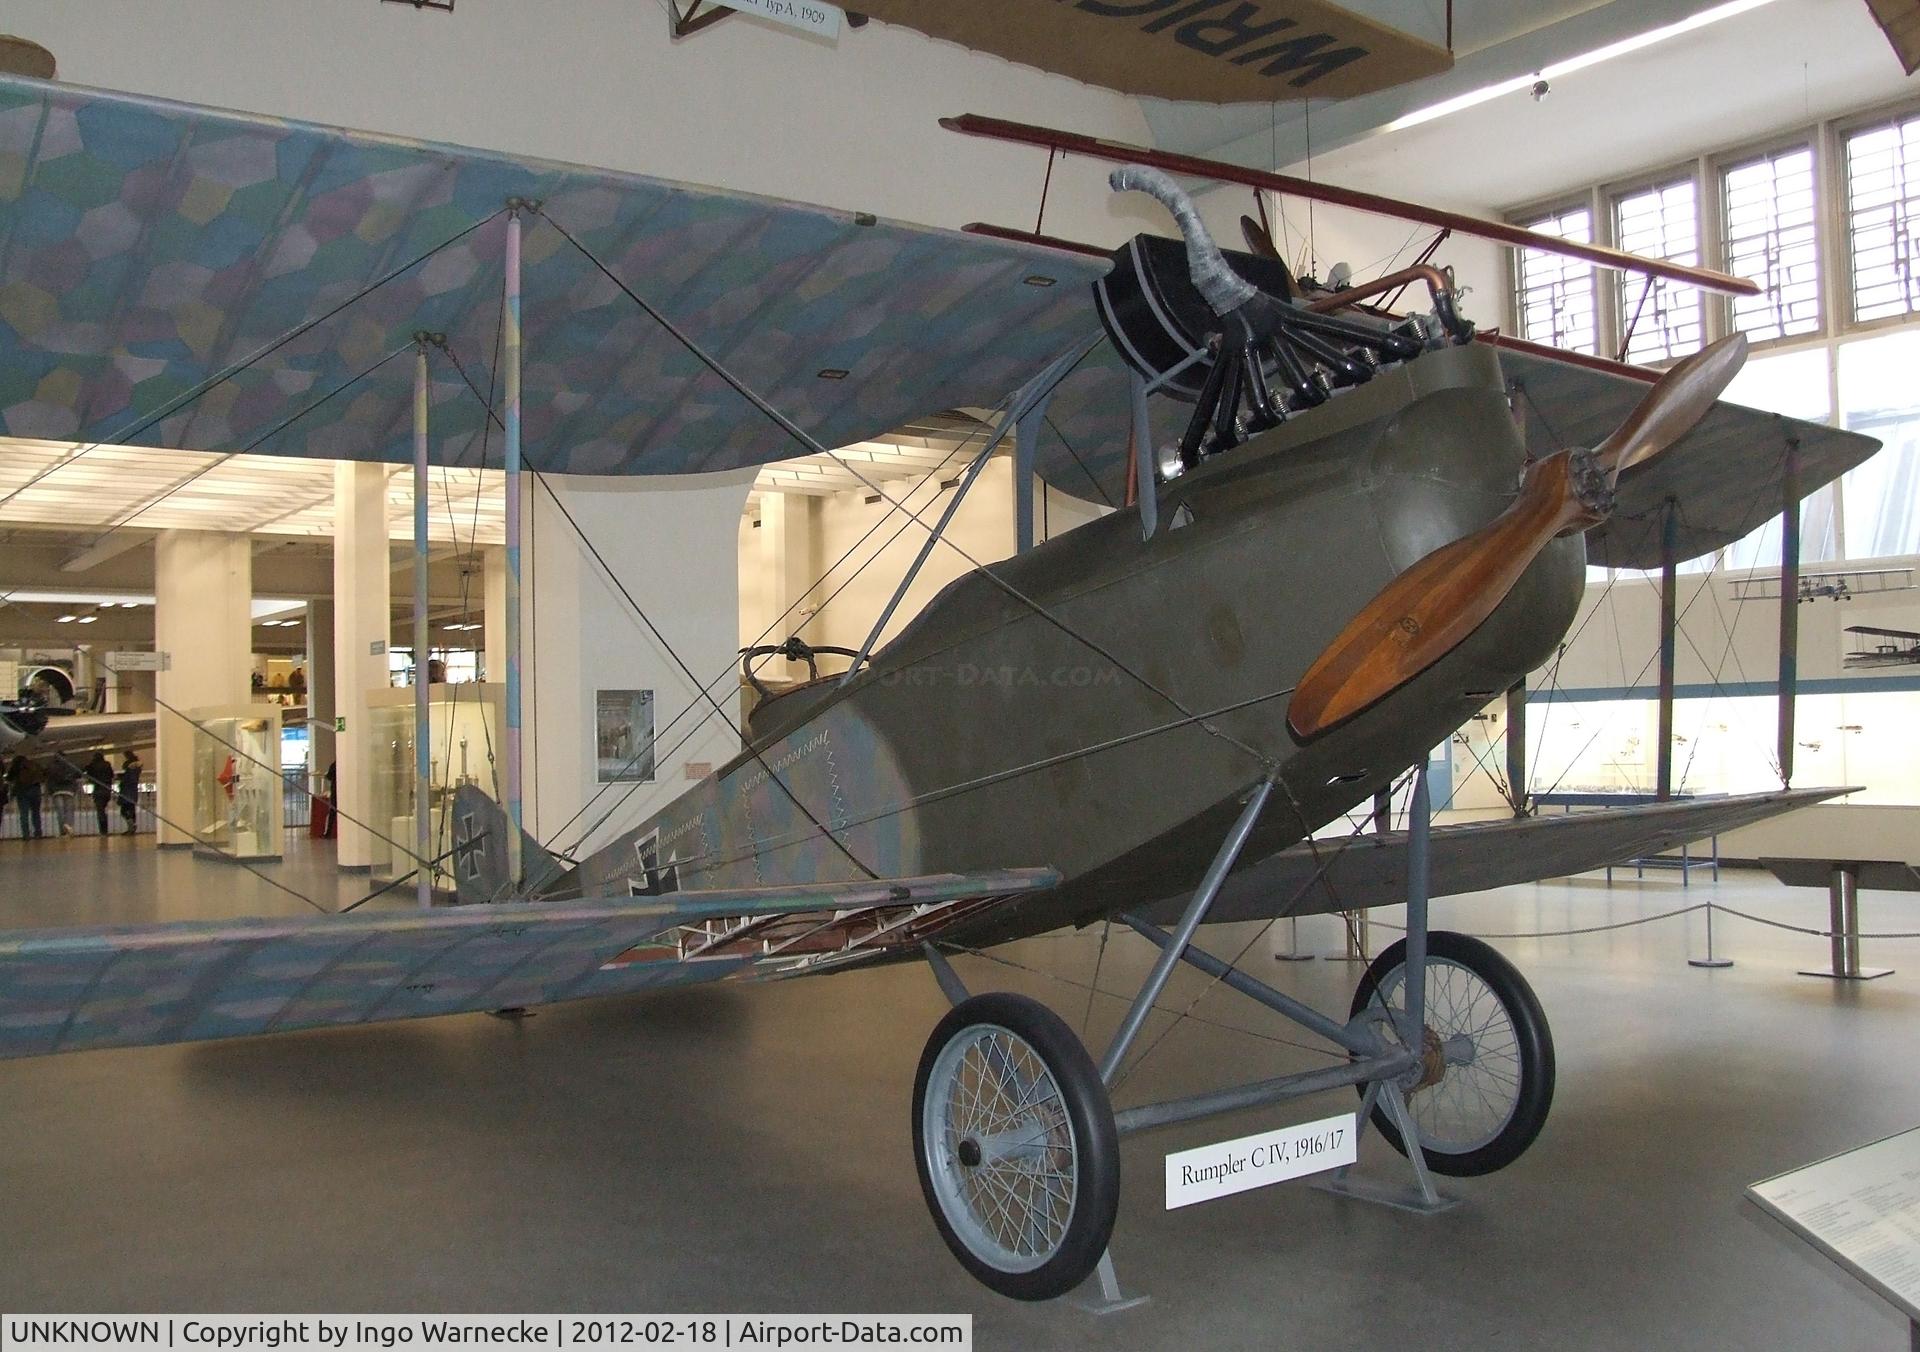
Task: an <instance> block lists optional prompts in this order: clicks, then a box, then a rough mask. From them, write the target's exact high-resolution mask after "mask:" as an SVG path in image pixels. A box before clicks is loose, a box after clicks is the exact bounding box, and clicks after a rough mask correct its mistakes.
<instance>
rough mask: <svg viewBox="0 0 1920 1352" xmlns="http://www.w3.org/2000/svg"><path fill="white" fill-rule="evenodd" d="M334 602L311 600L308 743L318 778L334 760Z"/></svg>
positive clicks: (309, 603)
mask: <svg viewBox="0 0 1920 1352" xmlns="http://www.w3.org/2000/svg"><path fill="white" fill-rule="evenodd" d="M335 688H336V687H335V683H334V678H333V602H332V600H331V599H329V600H325V601H309V602H307V746H308V749H309V752H310V754H311V756H312V762H311V764H312V769H313V775H314V778H315V780H316V782H321V783H323V782H324V781H323V779H322V777H323V776H324V775H325V774H326V773H327V767H328V766H329V765H332V764H333V762H334V755H335V752H334V738H333V719H334V690H335Z"/></svg>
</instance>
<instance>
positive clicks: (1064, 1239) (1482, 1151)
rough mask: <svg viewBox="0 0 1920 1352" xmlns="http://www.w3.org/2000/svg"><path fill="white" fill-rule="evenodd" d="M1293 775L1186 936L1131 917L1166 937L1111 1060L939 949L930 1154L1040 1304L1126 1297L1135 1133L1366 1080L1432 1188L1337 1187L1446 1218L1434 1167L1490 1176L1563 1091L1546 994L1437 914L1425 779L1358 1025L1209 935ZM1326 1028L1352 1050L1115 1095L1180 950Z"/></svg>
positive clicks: (1418, 1178)
mask: <svg viewBox="0 0 1920 1352" xmlns="http://www.w3.org/2000/svg"><path fill="white" fill-rule="evenodd" d="M1273 788H1274V781H1272V780H1267V781H1264V782H1262V783H1261V784H1259V785H1256V786H1255V787H1254V789H1253V791H1252V793H1251V794H1250V795H1249V797H1248V800H1247V804H1246V807H1245V808H1244V810H1243V811H1242V812H1241V814H1240V818H1239V820H1238V821H1237V822H1236V823H1235V824H1234V827H1233V829H1232V831H1230V832H1229V833H1228V835H1227V839H1226V841H1225V842H1224V843H1223V844H1222V845H1221V847H1220V852H1219V854H1218V855H1216V856H1215V858H1214V861H1213V864H1212V866H1211V867H1209V868H1208V870H1207V873H1206V876H1205V877H1204V878H1203V879H1202V880H1201V883H1200V886H1199V888H1198V890H1197V891H1196V892H1195V893H1194V896H1193V899H1192V901H1190V902H1189V903H1188V905H1187V908H1186V911H1185V913H1184V914H1183V915H1182V916H1181V918H1180V924H1179V926H1178V927H1177V929H1175V930H1174V931H1173V932H1171V933H1169V932H1168V931H1166V930H1164V929H1161V928H1160V927H1159V926H1157V925H1154V924H1152V923H1150V922H1149V921H1147V920H1145V919H1144V918H1142V917H1140V916H1136V915H1122V916H1121V917H1120V919H1121V920H1122V921H1123V922H1124V923H1126V924H1127V925H1129V926H1130V927H1131V928H1132V929H1133V930H1134V931H1135V932H1137V933H1138V934H1140V935H1141V936H1142V937H1144V938H1146V939H1147V940H1148V941H1149V942H1151V943H1153V944H1154V945H1155V946H1156V947H1158V948H1159V949H1160V956H1159V959H1158V961H1156V962H1155V964H1154V966H1153V970H1152V972H1151V973H1150V974H1149V975H1148V977H1147V979H1146V981H1145V982H1144V983H1143V985H1142V986H1141V989H1140V992H1139V994H1138V995H1137V996H1136V997H1135V998H1134V1000H1133V1003H1132V1006H1131V1007H1130V1008H1129V1009H1128V1011H1127V1014H1126V1016H1125V1017H1124V1018H1123V1019H1122V1020H1121V1023H1120V1028H1119V1031H1118V1032H1117V1033H1116V1034H1115V1035H1114V1040H1113V1045H1112V1046H1111V1047H1109V1048H1108V1049H1107V1052H1106V1054H1105V1056H1103V1057H1102V1058H1101V1061H1100V1064H1099V1067H1098V1068H1097V1069H1096V1068H1095V1066H1094V1064H1093V1062H1092V1060H1091V1059H1090V1058H1089V1057H1088V1055H1087V1051H1086V1048H1085V1047H1084V1046H1082V1045H1081V1043H1080V1040H1079V1039H1078V1038H1077V1037H1075V1036H1074V1034H1073V1032H1072V1030H1071V1029H1069V1028H1068V1027H1067V1026H1066V1024H1065V1023H1063V1022H1062V1021H1061V1020H1060V1018H1059V1017H1058V1016H1057V1015H1055V1014H1053V1013H1052V1012H1051V1011H1049V1010H1048V1009H1046V1007H1045V1006H1043V1005H1040V1004H1038V1003H1036V1002H1035V1001H1032V1000H1029V999H1027V998H1026V997H1024V996H1017V995H1006V994H997V995H980V996H969V995H968V993H967V990H966V987H965V986H964V985H963V984H962V983H961V981H960V978H959V976H958V975H957V974H956V973H955V972H954V970H953V968H952V966H951V964H949V963H948V962H947V960H946V958H945V956H944V955H942V954H941V953H940V952H939V950H938V949H936V948H935V947H933V946H932V945H931V944H928V945H925V952H926V955H927V960H928V962H929V963H930V964H931V966H932V967H933V971H934V975H935V977H936V978H937V979H938V981H939V983H940V988H941V990H942V991H944V992H945V993H946V995H947V997H948V999H950V1000H951V1001H952V1002H953V1004H954V1008H953V1009H952V1010H951V1011H950V1012H949V1013H948V1014H947V1016H946V1017H945V1018H944V1019H942V1020H941V1021H940V1024H939V1026H938V1027H936V1028H935V1029H934V1032H933V1036H932V1037H931V1038H930V1039H929V1040H928V1042H927V1047H926V1051H925V1052H924V1053H923V1054H922V1056H921V1058H920V1071H919V1074H918V1076H917V1077H916V1078H915V1081H914V1094H913V1131H914V1156H915V1160H916V1163H917V1165H918V1168H919V1173H920V1186H921V1188H922V1190H923V1191H924V1192H925V1194H926V1199H927V1206H928V1209H929V1210H930V1211H932V1213H933V1218H934V1223H935V1224H936V1225H937V1226H938V1227H939V1230H940V1234H941V1237H942V1238H943V1239H945V1240H946V1242H947V1247H948V1248H950V1249H952V1250H953V1253H954V1255H955V1256H956V1257H957V1258H959V1260H960V1262H961V1264H962V1265H963V1266H964V1267H966V1269H967V1270H968V1271H969V1272H971V1273H972V1274H973V1275H974V1276H975V1277H977V1278H979V1279H980V1281H982V1282H983V1283H985V1284H986V1285H987V1286H989V1287H991V1288H992V1289H993V1290H995V1291H998V1292H1000V1293H1001V1294H1002V1295H1007V1296H1013V1297H1015V1298H1017V1299H1021V1300H1045V1299H1049V1298H1051V1297H1054V1296H1059V1295H1063V1294H1065V1293H1066V1292H1067V1291H1069V1290H1071V1289H1072V1288H1073V1287H1074V1286H1076V1285H1078V1284H1079V1283H1080V1282H1082V1281H1084V1280H1085V1279H1086V1278H1087V1277H1088V1276H1090V1275H1092V1273H1093V1272H1094V1271H1095V1269H1096V1268H1097V1269H1098V1270H1099V1272H1100V1276H1101V1289H1102V1291H1103V1292H1104V1293H1105V1298H1104V1300H1103V1301H1101V1302H1098V1303H1095V1304H1094V1306H1093V1308H1094V1309H1095V1310H1097V1311H1103V1312H1104V1311H1111V1310H1115V1309H1121V1308H1125V1307H1126V1306H1127V1305H1129V1304H1135V1303H1138V1302H1137V1300H1136V1301H1126V1300H1123V1299H1121V1297H1120V1294H1119V1286H1118V1283H1117V1281H1116V1280H1115V1278H1114V1275H1113V1268H1112V1265H1111V1261H1110V1259H1109V1258H1108V1256H1107V1241H1108V1239H1109V1238H1110V1237H1111V1235H1112V1233H1113V1224H1114V1216H1115V1214H1116V1211H1117V1209H1118V1204H1119V1195H1120V1177H1119V1148H1118V1143H1119V1138H1120V1137H1123V1136H1128V1135H1131V1134H1133V1133H1134V1132H1138V1131H1148V1130H1151V1129H1153V1128H1156V1127H1164V1126H1170V1125H1172V1124H1174V1123H1178V1122H1192V1121H1198V1120H1201V1119H1204V1118H1209V1117H1216V1116H1219V1115H1221V1114H1224V1113H1230V1112H1238V1111H1241V1110H1243V1109H1246V1108H1253V1107H1259V1106H1263V1105H1266V1104H1272V1103H1280V1102H1284V1101H1286V1100H1288V1099H1294V1098H1300V1097H1303V1096H1305V1095H1308V1094H1316V1093H1321V1092H1324V1091H1326V1090H1329V1089H1338V1088H1341V1087H1343V1086H1349V1085H1350V1086H1352V1087H1353V1088H1354V1089H1356V1090H1358V1091H1359V1092H1360V1094H1361V1097H1362V1106H1361V1115H1362V1121H1361V1124H1360V1125H1361V1129H1362V1130H1364V1129H1365V1126H1366V1123H1367V1122H1368V1121H1372V1122H1373V1123H1374V1124H1375V1125H1376V1126H1378V1127H1379V1129H1380V1132H1381V1135H1382V1136H1384V1137H1385V1138H1386V1140H1387V1141H1388V1142H1389V1143H1391V1144H1392V1145H1393V1147H1394V1148H1395V1149H1396V1150H1398V1151H1399V1152H1400V1153H1401V1154H1403V1155H1405V1156H1406V1157H1407V1162H1408V1164H1409V1165H1410V1166H1411V1168H1412V1171H1413V1175H1414V1180H1415V1183H1416V1187H1415V1188H1414V1189H1412V1190H1407V1189H1399V1188H1391V1187H1385V1186H1382V1185H1381V1184H1379V1183H1377V1182H1371V1181H1367V1180H1361V1179H1353V1178H1350V1177H1348V1169H1347V1168H1342V1169H1340V1170H1339V1171H1338V1172H1337V1173H1335V1174H1334V1175H1332V1176H1331V1177H1329V1178H1328V1179H1327V1180H1325V1181H1324V1182H1323V1183H1322V1184H1321V1185H1320V1186H1322V1187H1323V1188H1324V1189H1325V1190H1327V1191H1330V1192H1334V1193H1338V1194H1341V1195H1344V1196H1348V1197H1353V1198H1359V1199H1362V1200H1371V1201H1379V1202H1384V1203H1387V1204H1389V1205H1393V1206H1398V1207H1403V1208H1405V1209H1409V1210H1413V1211H1418V1212H1423V1213H1431V1212H1436V1211H1441V1210H1445V1209H1446V1208H1448V1207H1450V1206H1452V1205H1453V1202H1452V1200H1451V1199H1448V1198H1445V1197H1443V1196H1441V1195H1440V1194H1439V1192H1438V1191H1436V1190H1435V1188H1434V1186H1433V1182H1432V1178H1431V1176H1430V1172H1429V1170H1431V1172H1432V1173H1439V1174H1444V1175H1449V1176H1455V1177H1460V1176H1467V1175H1473V1174H1484V1173H1490V1172H1492V1171H1493V1170H1495V1169H1500V1168H1503V1167H1505V1166H1506V1165H1508V1164H1511V1163H1512V1162H1513V1161H1514V1160H1515V1159H1517V1158H1518V1157H1519V1156H1520V1154H1521V1153H1522V1152H1524V1151H1525V1150H1526V1149H1527V1147H1528V1146H1529V1145H1531V1144H1532V1143H1533V1140H1534V1138H1535V1137H1536V1136H1538V1135H1539V1133H1540V1128H1541V1126H1542V1124H1543V1123H1544V1122H1545V1121H1546V1116H1547V1110H1548V1108H1549V1106H1550V1105H1551V1104H1552V1101H1553V1075H1554V1066H1553V1041H1552V1038H1551V1036H1550V1035H1549V1034H1548V1032H1547V1025H1546V1019H1545V1017H1544V1016H1543V1015H1542V1014H1541V1012H1540V1005H1539V1001H1538V1000H1536V999H1535V998H1534V995H1533V992H1532V991H1531V990H1530V989H1529V988H1528V987H1527V983H1526V982H1525V980H1524V979H1522V978H1521V976H1520V974H1519V973H1518V972H1517V971H1515V970H1514V969H1513V966H1512V965H1511V964H1510V963H1508V962H1507V961H1506V959H1505V958H1502V957H1501V956H1500V955H1499V954H1498V953H1496V952H1494V951H1493V950H1492V949H1491V948H1489V947H1487V945H1485V944H1483V943H1481V942H1480V941H1479V940H1477V939H1472V938H1469V937H1467V936H1466V935H1462V934H1453V933H1449V932H1446V931H1436V932H1429V930H1428V928H1427V897H1426V889H1427V827H1428V816H1429V809H1428V798H1427V787H1426V775H1425V772H1424V768H1423V769H1422V770H1421V771H1420V772H1418V773H1417V774H1416V776H1415V780H1414V793H1413V804H1412V812H1411V819H1412V827H1411V830H1410V833H1409V838H1408V849H1407V879H1408V883H1407V937H1406V938H1405V939H1403V940H1401V941H1400V942H1399V943H1396V944H1394V945H1393V946H1392V947H1391V948H1389V949H1388V950H1387V951H1386V952H1385V953H1383V954H1381V956H1380V957H1379V958H1378V959H1376V960H1375V962H1374V963H1373V965H1372V966H1371V967H1370V968H1368V970H1367V973H1366V975H1365V976H1364V977H1363V978H1362V980H1361V982H1360V986H1359V989H1358V990H1357V991H1356V992H1355V995H1354V1000H1353V1007H1352V1012H1351V1015H1350V1016H1349V1018H1348V1019H1347V1021H1346V1022H1345V1023H1342V1022H1340V1021H1339V1020H1337V1019H1334V1018H1330V1017H1328V1016H1327V1015H1325V1014H1322V1013H1320V1012H1319V1011H1317V1010H1314V1009H1312V1008H1310V1007H1309V1006H1307V1005H1304V1004H1302V1003H1301V1002H1300V1001H1298V1000H1295V999H1294V998H1293V997H1292V996H1290V995H1287V994H1285V993H1284V992H1282V991H1278V990H1275V989H1274V988H1273V987H1271V986H1268V985H1266V984H1265V983H1264V982H1261V981H1259V980H1256V979H1255V978H1253V977H1251V976H1248V975H1247V974H1246V973H1244V972H1242V971H1240V970H1238V969H1237V968H1235V967H1233V966H1231V965H1229V964H1227V963H1224V962H1222V961H1220V960H1219V959H1218V958H1215V957H1213V956H1211V955H1210V954H1207V953H1204V952H1202V951H1200V950H1199V949H1196V948H1194V947H1193V946H1192V944H1193V937H1194V933H1195V931H1196V930H1198V928H1199V927H1200V925H1201V923H1202V922H1203V921H1204V920H1205V919H1206V917H1207V912H1208V911H1209V909H1211V907H1212V905H1213V901H1214V898H1215V897H1216V896H1217V895H1218V894H1219V890H1220V886H1221V884H1222V883H1223V882H1224V881H1225V879H1226V876H1227V874H1228V872H1229V871H1231V869H1232V868H1233V866H1234V863H1235V862H1236V860H1237V859H1238V857H1239V853H1240V850H1241V848H1242V847H1243V846H1244V845H1245V844H1246V841H1247V838H1248V837H1249V836H1250V835H1251V834H1252V832H1253V828H1254V825H1255V823H1256V822H1257V821H1258V820H1259V817H1260V813H1261V811H1262V809H1263V808H1264V807H1265V805H1266V801H1267V798H1268V796H1269V795H1270V794H1271V793H1272V791H1273ZM1181 962H1185V963H1187V964H1188V965H1190V966H1193V967H1196V968H1198V969H1199V970H1200V971H1202V972H1205V973H1207V974H1208V975H1209V976H1211V977H1213V978H1214V979H1216V980H1218V981H1219V982H1220V983H1221V984H1222V985H1224V986H1226V987H1227V988H1228V989H1230V990H1234V991H1237V992H1239V993H1240V994H1242V995H1244V996H1246V997H1248V998H1249V999H1251V1000H1254V1001H1256V1002H1258V1003H1259V1004H1262V1005H1264V1006H1266V1007H1267V1008H1268V1009H1271V1010H1273V1011H1275V1012H1276V1013H1279V1014H1281V1015H1283V1016H1285V1017H1286V1018H1288V1019H1290V1020H1292V1021H1293V1022H1294V1023H1296V1024H1298V1025H1300V1026H1301V1027H1303V1028H1305V1029H1307V1030H1309V1031H1311V1032H1313V1033H1316V1034H1318V1035H1319V1036H1321V1037H1323V1038H1325V1039H1326V1040H1327V1041H1329V1042H1331V1043H1333V1044H1334V1046H1336V1047H1338V1048H1340V1049H1341V1050H1342V1051H1344V1052H1345V1053H1346V1060H1345V1061H1344V1062H1343V1063H1338V1064H1334V1065H1329V1066H1325V1067H1323V1068H1320V1069H1317V1070H1309V1071H1301V1072H1297V1073H1295V1074H1291V1075H1281V1076H1277V1077H1275V1078H1273V1079H1269V1080H1262V1081H1259V1082H1257V1083H1254V1084H1246V1085H1237V1086H1234V1087H1232V1088H1229V1089H1221V1090H1215V1091H1213V1092H1210V1093H1203V1094H1194V1095H1190V1096H1188V1097H1185V1098H1178V1099H1171V1100H1168V1101H1166V1102H1162V1103H1149V1104H1142V1105H1139V1106H1136V1107H1130V1108H1126V1109H1124V1110H1122V1111H1120V1112H1118V1113H1116V1112H1115V1111H1114V1109H1113V1106H1112V1103H1111V1102H1110V1100H1109V1098H1108V1089H1109V1088H1110V1086H1111V1085H1112V1084H1113V1082H1114V1080H1115V1078H1116V1076H1117V1075H1118V1073H1119V1071H1120V1068H1121V1066H1122V1065H1123V1063H1124V1062H1125V1060H1126V1057H1127V1053H1128V1051H1129V1050H1130V1049H1131V1047H1132V1045H1133V1042H1134V1040H1135V1038H1136V1037H1137V1036H1138V1034H1139V1032H1140V1028H1141V1025H1142V1024H1143V1023H1144V1022H1145V1020H1146V1017H1147V1014H1148V1012H1149V1011H1150V1010H1151V1009H1152V1008H1153V1006H1154V1002H1155V1001H1157V1000H1158V999H1159V997H1160V994H1161V992H1162V991H1163V990H1164V989H1165V988H1166V984H1167V981H1168V979H1169V978H1170V977H1171V976H1172V971H1173V968H1174V966H1175V965H1176V964H1178V963H1181Z"/></svg>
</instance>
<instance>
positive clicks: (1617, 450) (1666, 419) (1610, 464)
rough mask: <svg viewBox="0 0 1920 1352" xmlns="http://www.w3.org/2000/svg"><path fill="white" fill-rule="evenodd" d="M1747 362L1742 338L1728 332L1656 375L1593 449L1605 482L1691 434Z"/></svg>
mask: <svg viewBox="0 0 1920 1352" xmlns="http://www.w3.org/2000/svg"><path fill="white" fill-rule="evenodd" d="M1746 360H1747V338H1746V335H1745V334H1741V333H1735V334H1729V335H1728V336H1727V337H1725V338H1722V339H1721V340H1720V341H1719V342H1717V343H1715V344H1714V345H1713V346H1712V347H1708V348H1703V349H1701V350H1700V351H1698V352H1696V353H1694V354H1693V355H1692V356H1691V357H1688V358H1687V359H1686V360H1685V361H1683V362H1680V363H1679V364H1677V365H1675V366H1674V367H1673V368H1672V369H1670V370H1669V371H1668V372H1667V373H1666V374H1665V375H1663V376H1661V377H1660V380H1659V382H1658V383H1657V384H1655V385H1654V387H1653V388H1652V389H1651V390H1649V391H1648V392H1647V396H1646V398H1644V399H1642V400H1641V401H1640V405H1639V407H1638V408H1636V409H1634V411H1633V412H1632V413H1631V414H1629V415H1628V416H1627V420H1626V421H1625V422H1623V423H1621V424H1620V426H1619V427H1617V428H1615V429H1614V431H1613V435H1611V436H1609V437H1608V438H1607V439H1606V440H1605V441H1603V442H1601V443H1600V444H1599V445H1598V446H1596V447H1595V448H1594V457H1595V459H1597V460H1598V461H1599V462H1600V465H1601V467H1602V468H1604V469H1606V470H1608V471H1609V475H1610V477H1609V482H1610V483H1617V482H1618V481H1619V479H1620V473H1621V471H1622V470H1625V469H1627V468H1629V467H1630V466H1633V465H1638V464H1642V463H1644V462H1646V461H1648V460H1651V459H1653V457H1654V456H1656V455H1659V454H1660V453H1661V452H1662V451H1664V450H1666V449H1667V448H1668V447H1669V446H1671V445H1673V444H1674V443H1675V442H1676V441H1679V440H1680V438H1682V437H1684V436H1686V434H1687V433H1689V432H1691V431H1692V430H1693V428H1694V425H1695V424H1696V423H1698V422H1699V421H1700V420H1701V419H1702V418H1704V417H1706V416H1707V410H1708V409H1710V408H1712V407H1713V405H1714V401H1715V400H1717V399H1718V398H1719V397H1720V396H1721V394H1722V393H1724V392H1725V390H1726V388H1727V386H1728V385H1729V384H1731V383H1732V381H1733V378H1734V376H1736V375H1738V374H1739V373H1740V368H1741V367H1742V366H1744V365H1745V364H1746Z"/></svg>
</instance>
